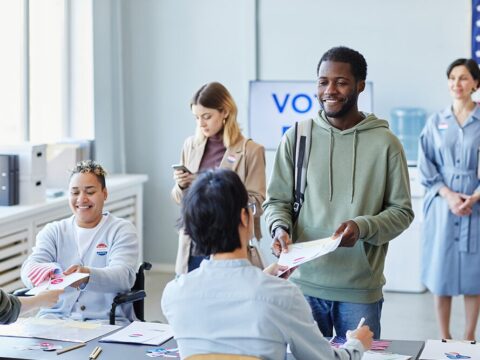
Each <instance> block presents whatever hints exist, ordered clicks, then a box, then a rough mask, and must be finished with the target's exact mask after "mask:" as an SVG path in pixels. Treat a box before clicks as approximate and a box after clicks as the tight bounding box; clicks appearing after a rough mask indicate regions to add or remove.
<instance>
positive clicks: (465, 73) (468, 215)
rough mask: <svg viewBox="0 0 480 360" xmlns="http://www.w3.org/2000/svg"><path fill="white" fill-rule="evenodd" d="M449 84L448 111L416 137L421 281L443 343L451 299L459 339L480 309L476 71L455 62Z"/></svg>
mask: <svg viewBox="0 0 480 360" xmlns="http://www.w3.org/2000/svg"><path fill="white" fill-rule="evenodd" d="M447 78H448V87H449V90H450V96H451V97H452V105H450V106H448V107H446V108H445V109H444V110H443V111H440V112H438V113H435V114H433V115H432V116H431V117H430V118H429V119H428V121H427V123H426V125H425V128H424V129H423V131H422V133H421V135H420V147H419V161H418V168H419V170H420V174H421V181H422V184H423V185H424V186H425V187H426V190H427V191H426V194H425V199H424V206H423V211H424V216H425V220H424V227H423V231H424V234H423V266H422V281H423V282H424V284H425V285H426V286H427V288H428V289H429V290H430V291H431V292H432V293H433V294H434V297H435V303H436V310H437V317H438V322H439V325H440V331H441V336H442V338H444V339H451V338H452V334H451V333H450V314H451V307H452V296H455V295H463V296H464V302H465V332H464V334H463V336H464V339H466V340H474V339H475V328H476V325H477V319H478V314H479V308H480V280H479V279H480V180H479V177H480V174H479V173H478V172H479V169H478V167H479V163H480V159H479V151H480V106H479V105H478V104H476V103H475V102H474V101H473V100H472V94H473V93H474V92H475V91H476V90H477V89H478V87H479V83H480V70H479V68H478V65H477V63H476V62H475V61H474V60H472V59H457V60H455V61H454V62H453V63H451V64H450V65H449V67H448V68H447ZM454 336H455V335H454ZM457 336H458V335H457Z"/></svg>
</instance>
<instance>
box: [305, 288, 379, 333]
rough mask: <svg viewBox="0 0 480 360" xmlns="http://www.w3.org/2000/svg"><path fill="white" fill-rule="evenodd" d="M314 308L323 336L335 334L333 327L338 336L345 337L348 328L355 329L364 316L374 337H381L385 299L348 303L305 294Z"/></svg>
mask: <svg viewBox="0 0 480 360" xmlns="http://www.w3.org/2000/svg"><path fill="white" fill-rule="evenodd" d="M305 299H306V300H307V302H308V303H309V304H310V307H311V308H312V315H313V318H314V319H315V321H316V322H317V324H318V328H319V329H320V331H321V332H322V334H323V336H327V337H331V336H333V328H335V333H336V335H337V336H340V337H345V333H346V332H347V330H355V329H356V328H357V325H358V322H359V321H360V319H361V318H362V317H364V318H365V325H368V326H369V327H370V330H371V331H372V332H373V338H374V339H380V330H381V328H380V317H381V315H382V305H383V299H381V300H379V301H377V302H374V303H372V304H359V303H348V302H340V301H329V300H322V299H319V298H316V297H312V296H307V295H305Z"/></svg>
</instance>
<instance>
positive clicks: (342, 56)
mask: <svg viewBox="0 0 480 360" xmlns="http://www.w3.org/2000/svg"><path fill="white" fill-rule="evenodd" d="M324 61H335V62H343V63H347V64H350V68H351V69H352V74H353V76H354V77H355V80H356V81H360V80H365V79H366V78H367V61H366V60H365V58H364V57H363V55H362V54H360V53H359V52H358V51H356V50H353V49H350V48H348V47H346V46H337V47H333V48H331V49H330V50H328V51H327V52H326V53H325V54H323V56H322V58H321V59H320V61H319V62H318V65H317V76H318V72H319V71H320V65H322V62H324Z"/></svg>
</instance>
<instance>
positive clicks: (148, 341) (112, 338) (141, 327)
mask: <svg viewBox="0 0 480 360" xmlns="http://www.w3.org/2000/svg"><path fill="white" fill-rule="evenodd" d="M172 337H173V332H172V329H171V327H170V325H168V324H160V323H152V322H141V321H134V322H132V323H131V324H130V325H128V326H126V327H124V328H123V329H122V330H120V331H117V332H116V333H113V334H112V335H109V336H107V337H104V338H103V339H101V340H100V341H103V342H121V343H134V344H145V345H161V344H163V343H164V342H165V341H167V340H169V339H171V338H172Z"/></svg>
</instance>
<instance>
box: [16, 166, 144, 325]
mask: <svg viewBox="0 0 480 360" xmlns="http://www.w3.org/2000/svg"><path fill="white" fill-rule="evenodd" d="M105 174H106V173H105V171H104V169H103V168H102V166H101V165H99V164H98V163H96V162H94V161H91V160H87V161H82V162H79V163H78V164H77V165H76V167H75V168H74V169H73V171H72V174H71V176H70V183H69V203H70V209H71V210H72V213H73V215H72V216H71V217H69V218H67V219H64V220H60V221H55V222H53V223H50V224H47V225H46V226H45V227H44V228H43V229H42V230H41V231H40V232H39V233H38V235H37V238H36V245H35V247H34V248H33V251H32V254H31V255H30V256H29V257H28V259H27V260H26V261H25V262H24V264H23V266H22V271H21V274H22V280H23V282H24V283H25V285H27V287H33V286H36V285H38V284H39V283H41V282H43V281H44V280H46V279H49V278H50V277H51V276H52V273H54V272H55V271H57V272H58V271H59V272H60V273H62V272H63V274H64V275H68V274H72V273H74V272H78V273H88V275H89V276H88V277H86V278H83V279H81V280H78V281H77V282H75V283H73V284H72V285H71V286H69V287H67V288H65V292H64V293H63V294H62V295H61V296H60V301H59V302H58V303H57V304H56V305H55V306H54V307H52V308H50V309H43V308H42V309H41V310H40V312H39V314H38V316H40V317H54V318H69V319H75V320H80V321H87V320H105V322H107V321H108V319H109V317H110V316H109V315H110V314H109V311H110V308H111V305H112V302H113V299H114V298H115V296H116V295H117V294H118V293H125V292H127V291H129V290H130V289H131V287H132V286H133V284H134V282H135V274H136V267H137V261H138V238H137V232H136V229H135V227H134V226H133V224H132V223H130V222H129V221H127V220H124V219H121V218H117V217H115V216H113V215H111V214H110V213H108V212H104V211H103V205H104V202H105V200H106V199H107V196H108V192H107V188H106V185H105ZM58 269H59V270H58ZM115 315H116V318H117V323H118V322H120V323H128V322H130V321H132V320H134V315H133V309H132V305H131V304H125V305H121V306H118V307H117V308H116V314H115Z"/></svg>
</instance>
